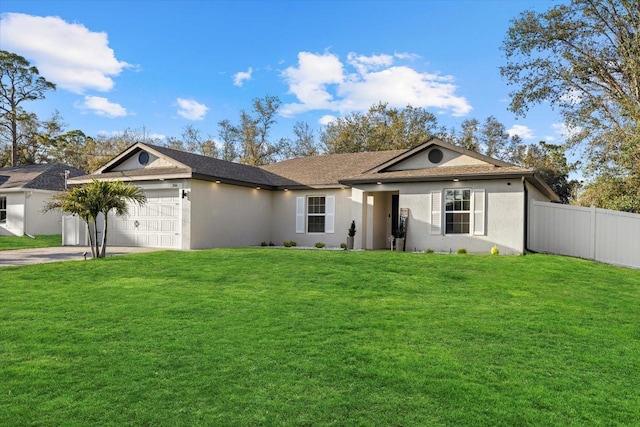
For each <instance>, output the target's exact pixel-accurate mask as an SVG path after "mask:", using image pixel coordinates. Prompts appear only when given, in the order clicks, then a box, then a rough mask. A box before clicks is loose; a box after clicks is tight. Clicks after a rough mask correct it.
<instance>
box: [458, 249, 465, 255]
mask: <svg viewBox="0 0 640 427" xmlns="http://www.w3.org/2000/svg"><path fill="white" fill-rule="evenodd" d="M466 253H467V250H466V249H465V248H460V249H458V255H462V254H466Z"/></svg>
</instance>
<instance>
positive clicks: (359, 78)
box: [281, 52, 472, 116]
mask: <svg viewBox="0 0 640 427" xmlns="http://www.w3.org/2000/svg"><path fill="white" fill-rule="evenodd" d="M405 58H410V59H413V58H415V55H411V54H408V53H403V54H395V55H393V56H392V55H384V54H383V55H372V56H363V55H357V54H355V53H350V54H349V55H348V56H347V61H346V64H344V63H343V62H342V61H341V60H340V59H339V58H338V56H337V55H334V54H331V53H323V54H314V53H310V52H300V53H299V54H298V64H297V66H292V67H289V68H287V69H285V70H284V71H283V73H282V77H283V78H284V80H285V82H286V83H287V84H288V85H289V93H291V94H293V95H295V96H296V97H297V98H298V101H299V102H297V103H290V104H286V105H283V107H282V109H281V112H282V113H283V114H284V115H288V116H291V115H294V114H297V113H302V112H306V111H310V110H323V109H324V110H330V111H336V112H339V113H345V112H350V111H365V110H367V109H368V108H369V107H371V105H373V104H375V103H377V102H387V103H389V105H390V106H391V107H396V108H403V107H406V106H407V105H408V104H410V105H411V106H413V107H422V108H436V109H438V110H439V111H443V112H448V113H450V114H452V115H454V116H464V115H466V114H468V113H469V112H470V111H471V110H472V107H471V105H470V104H469V102H468V101H467V100H466V99H465V98H464V97H461V96H458V95H456V89H457V87H456V86H455V85H454V84H453V82H454V78H453V76H447V75H440V74H433V73H421V72H418V71H416V70H415V69H413V68H410V67H408V66H404V65H394V63H395V61H396V60H397V59H405ZM347 66H348V67H349V69H352V70H353V71H352V72H348V70H346V67H347Z"/></svg>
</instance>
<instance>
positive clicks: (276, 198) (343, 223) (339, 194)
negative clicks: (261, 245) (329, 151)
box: [267, 189, 361, 247]
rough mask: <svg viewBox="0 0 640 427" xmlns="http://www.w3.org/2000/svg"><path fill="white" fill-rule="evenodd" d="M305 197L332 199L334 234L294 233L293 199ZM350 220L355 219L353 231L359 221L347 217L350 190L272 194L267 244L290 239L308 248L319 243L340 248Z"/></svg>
mask: <svg viewBox="0 0 640 427" xmlns="http://www.w3.org/2000/svg"><path fill="white" fill-rule="evenodd" d="M307 196H334V197H335V217H334V218H335V219H334V233H307V232H306V231H305V232H304V233H296V198H298V197H307ZM352 219H355V220H356V229H359V228H360V227H361V224H360V221H359V219H358V218H355V217H353V218H352V216H351V190H350V189H326V190H325V189H321V190H320V189H318V190H290V191H274V192H273V217H272V224H271V237H270V238H269V239H267V241H269V240H270V241H272V242H273V243H274V244H276V245H281V244H282V242H284V241H285V240H294V241H295V242H296V243H297V244H298V246H308V247H313V246H315V244H316V243H318V242H322V243H324V244H325V245H326V247H340V243H346V241H347V230H348V229H349V227H350V226H351V220H352Z"/></svg>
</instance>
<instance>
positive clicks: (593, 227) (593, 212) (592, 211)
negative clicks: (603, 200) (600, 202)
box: [589, 205, 596, 261]
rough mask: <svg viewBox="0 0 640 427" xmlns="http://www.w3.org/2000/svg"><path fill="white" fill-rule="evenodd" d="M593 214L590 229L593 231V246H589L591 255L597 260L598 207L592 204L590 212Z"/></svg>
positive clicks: (590, 242) (591, 240)
mask: <svg viewBox="0 0 640 427" xmlns="http://www.w3.org/2000/svg"><path fill="white" fill-rule="evenodd" d="M589 213H590V214H591V229H590V230H589V232H590V233H591V235H590V236H589V237H590V239H589V244H590V245H591V247H590V248H589V256H590V257H591V259H592V260H594V261H595V259H596V207H595V206H593V205H591V211H590V212H589Z"/></svg>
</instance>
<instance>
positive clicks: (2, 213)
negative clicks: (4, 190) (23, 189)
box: [0, 196, 7, 223]
mask: <svg viewBox="0 0 640 427" xmlns="http://www.w3.org/2000/svg"><path fill="white" fill-rule="evenodd" d="M5 222H7V197H6V196H0V223H5Z"/></svg>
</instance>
